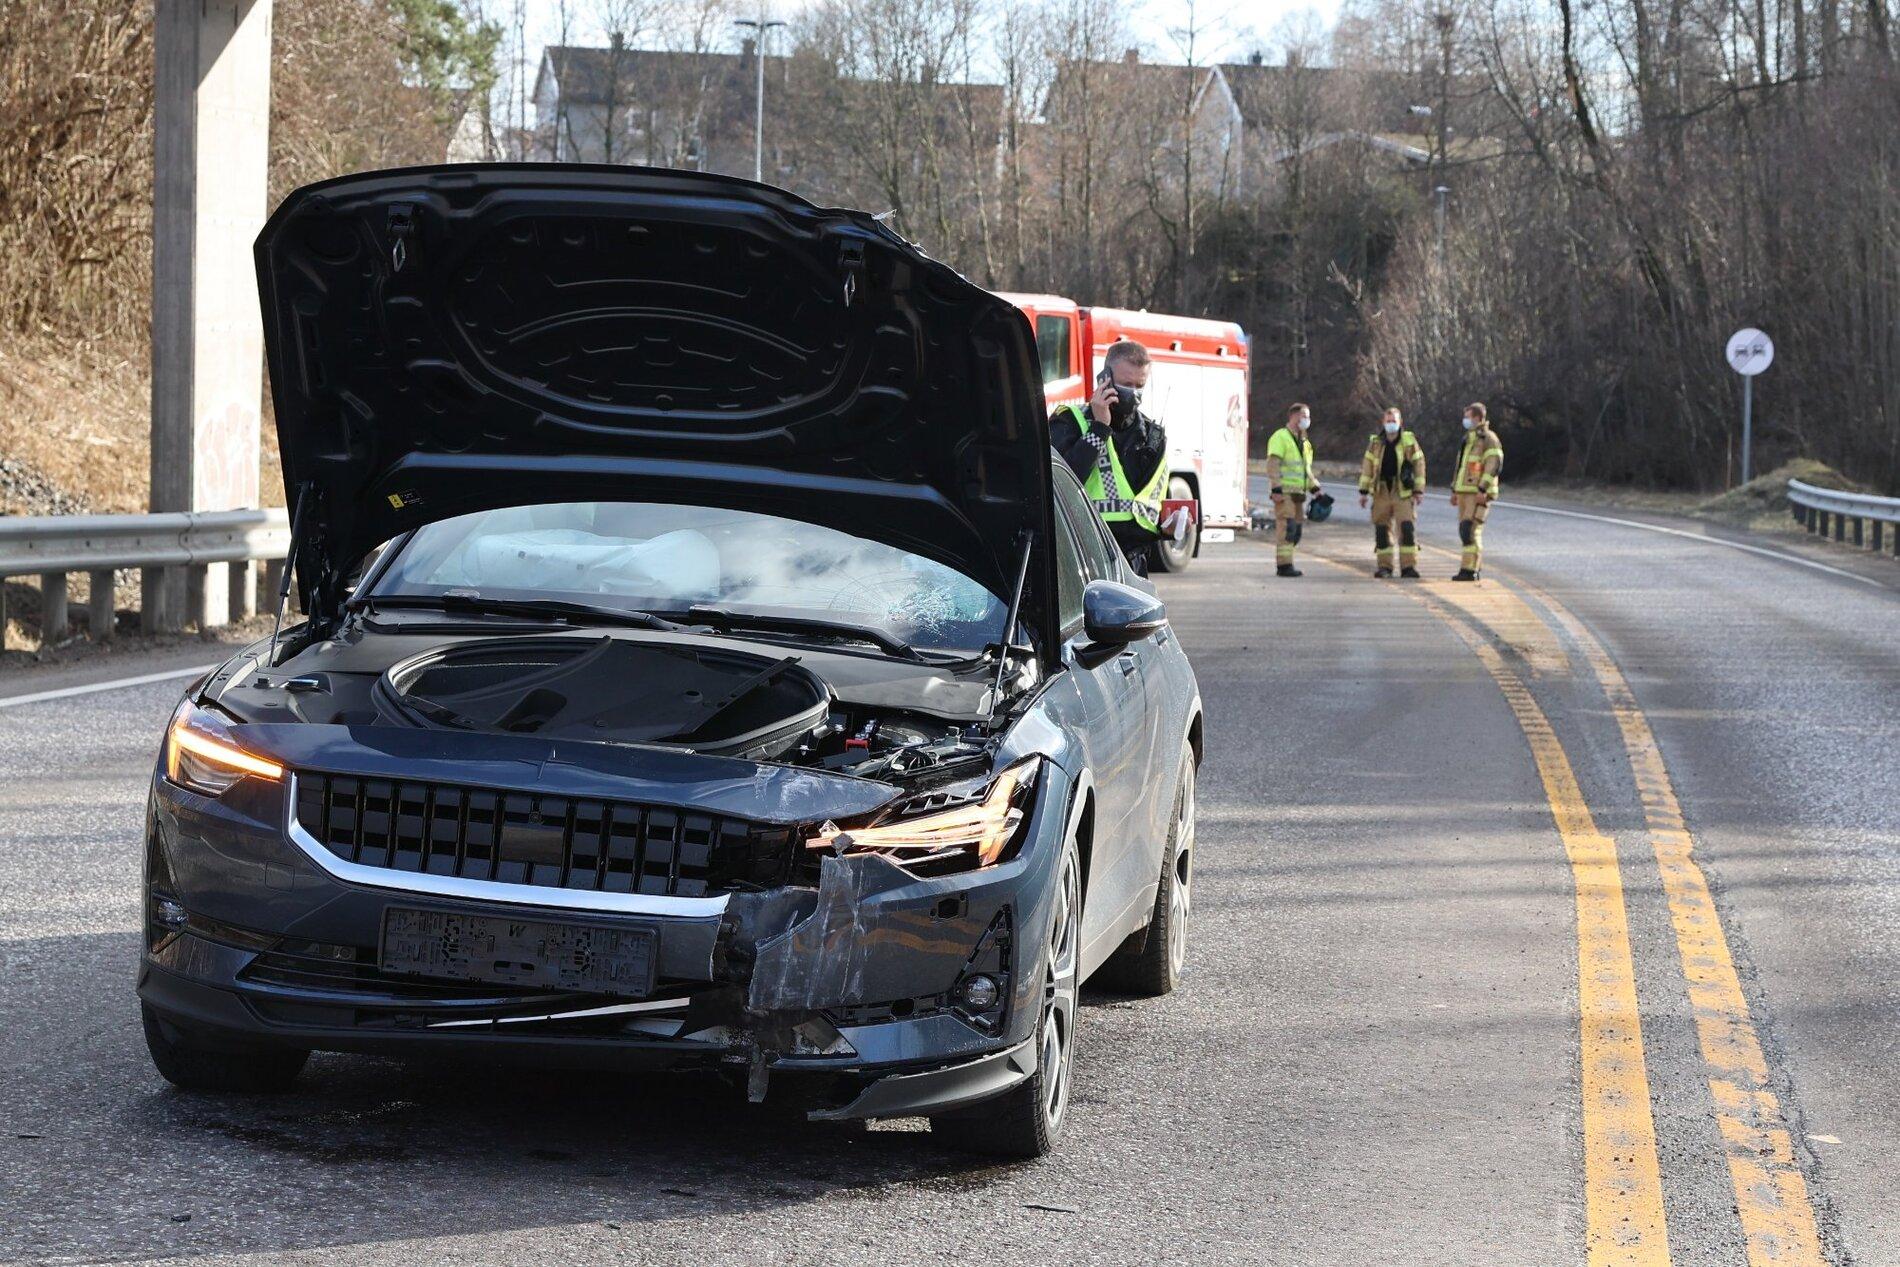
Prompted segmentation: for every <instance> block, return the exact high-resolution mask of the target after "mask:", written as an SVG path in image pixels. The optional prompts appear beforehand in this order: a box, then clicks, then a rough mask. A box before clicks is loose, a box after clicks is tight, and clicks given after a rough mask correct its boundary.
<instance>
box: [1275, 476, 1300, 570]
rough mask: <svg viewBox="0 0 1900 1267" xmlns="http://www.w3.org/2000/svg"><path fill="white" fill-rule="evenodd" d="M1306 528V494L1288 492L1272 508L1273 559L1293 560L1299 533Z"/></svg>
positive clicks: (1287, 561) (1282, 563)
mask: <svg viewBox="0 0 1900 1267" xmlns="http://www.w3.org/2000/svg"><path fill="white" fill-rule="evenodd" d="M1305 530H1306V494H1305V493H1288V494H1287V495H1286V496H1285V497H1282V498H1281V499H1280V501H1279V503H1278V504H1277V505H1275V506H1274V508H1273V561H1274V562H1275V563H1278V564H1281V565H1285V564H1288V563H1291V562H1293V555H1294V552H1295V551H1297V550H1298V549H1299V548H1300V534H1301V533H1303V532H1304V531H1305Z"/></svg>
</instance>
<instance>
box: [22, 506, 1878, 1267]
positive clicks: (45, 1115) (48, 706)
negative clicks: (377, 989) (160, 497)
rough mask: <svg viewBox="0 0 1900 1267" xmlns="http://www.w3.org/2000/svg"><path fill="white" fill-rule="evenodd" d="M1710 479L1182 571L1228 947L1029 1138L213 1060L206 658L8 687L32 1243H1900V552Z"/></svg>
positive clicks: (1815, 1247) (446, 1249) (729, 1247)
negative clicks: (130, 683) (174, 848)
mask: <svg viewBox="0 0 1900 1267" xmlns="http://www.w3.org/2000/svg"><path fill="white" fill-rule="evenodd" d="M1610 513H1612V514H1614V513H1615V512H1610ZM1655 522H1657V523H1666V521H1655ZM1673 526H1674V527H1675V528H1677V529H1679V530H1681V531H1684V532H1687V533H1688V534H1689V535H1688V536H1683V535H1671V534H1669V533H1660V532H1654V531H1648V530H1645V529H1642V528H1636V527H1628V526H1622V525H1617V524H1610V523H1602V522H1596V521H1592V520H1587V519H1578V518H1574V517H1566V516H1560V515H1554V514H1548V513H1539V512H1535V511H1531V510H1519V509H1514V508H1509V507H1500V508H1499V509H1498V510H1497V511H1496V512H1495V514H1494V517H1493V520H1492V523H1491V527H1490V530H1489V533H1490V538H1491V540H1490V542H1489V543H1488V544H1489V546H1490V551H1489V555H1488V558H1487V568H1486V576H1487V579H1486V581H1485V583H1484V584H1482V585H1480V586H1477V587H1469V586H1455V585H1452V584H1451V583H1449V582H1448V581H1445V580H1444V579H1443V578H1444V577H1447V576H1448V575H1449V574H1450V572H1451V571H1452V570H1453V568H1454V566H1455V563H1454V562H1452V561H1449V560H1448V559H1447V558H1446V557H1445V556H1444V555H1443V554H1441V553H1436V552H1434V553H1429V554H1428V556H1427V558H1426V562H1425V566H1426V570H1427V576H1428V578H1436V579H1427V580H1426V581H1425V582H1422V583H1416V584H1403V585H1402V584H1400V583H1397V582H1386V581H1380V582H1375V581H1373V580H1372V579H1370V577H1369V576H1368V575H1367V573H1368V572H1369V570H1370V569H1369V563H1370V558H1369V555H1370V543H1369V541H1368V540H1367V538H1368V536H1369V533H1368V531H1367V529H1366V528H1365V526H1364V523H1363V519H1362V518H1361V516H1360V514H1359V512H1357V511H1356V510H1355V509H1354V507H1353V506H1352V505H1351V499H1350V498H1346V497H1342V498H1341V501H1340V514H1339V515H1338V516H1337V517H1336V518H1335V519H1334V520H1333V522H1331V523H1329V524H1326V525H1319V526H1315V527H1313V528H1312V529H1310V530H1309V533H1308V537H1307V542H1308V549H1307V550H1306V551H1305V553H1304V556H1303V563H1304V566H1305V568H1306V572H1307V575H1306V576H1305V577H1303V578H1301V579H1299V580H1297V581H1283V580H1278V579H1276V578H1274V577H1273V576H1272V575H1271V570H1272V569H1271V553H1270V548H1269V547H1268V546H1266V545H1265V544H1264V543H1261V542H1256V541H1248V540H1243V541H1242V542H1240V543H1238V544H1235V545H1232V546H1224V547H1209V548H1208V549H1207V550H1206V552H1205V553H1204V554H1203V556H1202V558H1201V559H1200V560H1199V561H1198V562H1197V563H1196V565H1195V566H1194V568H1193V569H1192V570H1191V571H1189V572H1188V573H1186V574H1185V575H1183V576H1181V577H1170V578H1164V579H1163V580H1162V583H1161V584H1162V590H1163V594H1164V596H1165V597H1166V598H1167V599H1168V601H1169V605H1170V609H1171V613H1172V615H1173V618H1174V621H1175V623H1176V625H1177V627H1178V628H1179V630H1180V634H1181V638H1182V641H1183V643H1184V644H1185V645H1186V646H1187V648H1188V650H1189V652H1190V654H1191V655H1192V656H1193V658H1194V660H1195V664H1196V667H1197V669H1198V670H1199V673H1200V676H1201V682H1202V691H1203V694H1204V696H1205V698H1206V701H1207V705H1208V758H1207V763H1206V766H1205V768H1204V771H1203V774H1202V783H1201V802H1200V811H1201V821H1200V829H1199V841H1200V861H1199V864H1198V867H1199V870H1198V879H1197V891H1196V896H1195V914H1194V927H1193V931H1192V934H1191V939H1192V940H1191V959H1190V969H1189V977H1188V980H1187V983H1186V985H1185V987H1184V989H1183V990H1182V991H1181V992H1180V993H1178V994H1177V995H1175V996H1173V997H1171V998H1169V999H1165V1000H1161V1001H1155V1002H1148V1001H1143V1002H1132V1001H1128V1000H1121V999H1117V998H1114V997H1111V996H1106V995H1101V994H1093V995H1089V996H1087V997H1086V999H1085V1002H1086V1005H1087V1006H1086V1007H1085V1009H1084V1016H1083V1022H1082V1028H1081V1031H1080V1040H1081V1043H1082V1047H1083V1054H1082V1064H1081V1067H1080V1068H1079V1070H1078V1076H1079V1078H1080V1080H1081V1081H1080V1085H1079V1098H1078V1099H1077V1101H1076V1103H1075V1107H1074V1114H1075V1116H1074V1118H1073V1119H1072V1122H1071V1129H1070V1133H1069V1136H1068V1138H1067V1140H1066V1141H1065V1144H1064V1147H1063V1149H1062V1151H1061V1152H1060V1153H1059V1154H1058V1155H1057V1156H1055V1157H1053V1158H1051V1159H1049V1160H1047V1161H1045V1162H1042V1163H1039V1164H1035V1165H1027V1166H1020V1167H1000V1168H999V1167H988V1166H982V1165H977V1164H974V1163H972V1162H971V1161H969V1160H968V1159H965V1158H962V1157H959V1156H957V1155H955V1154H952V1153H948V1152H945V1151H942V1150H940V1149H937V1148H935V1147H933V1146H932V1145H931V1143H930V1140H929V1137H928V1135H927V1133H923V1132H921V1131H920V1130H919V1129H916V1128H913V1127H910V1126H907V1125H902V1124H894V1125H891V1126H883V1125H880V1126H878V1127H876V1128H873V1129H869V1130H864V1129H848V1128H828V1127H814V1126H810V1125H807V1124H804V1123H800V1122H789V1121H785V1120H782V1119H780V1118H777V1117H774V1116H773V1115H771V1114H769V1113H766V1112H763V1111H758V1110H753V1109H749V1108H747V1107H745V1106H743V1105H741V1104H737V1103H734V1102H733V1100H732V1098H731V1097H730V1096H729V1095H728V1094H726V1093H725V1092H724V1091H723V1090H721V1089H717V1088H712V1087H708V1086H704V1085H701V1084H698V1083H691V1082H683V1081H680V1080H674V1079H642V1080H637V1081H629V1080H627V1079H613V1078H591V1077H579V1076H575V1075H572V1074H547V1075H534V1074H531V1073H528V1074H524V1073H521V1072H497V1071H458V1070H450V1069H444V1068H440V1067H433V1066H428V1067H425V1066H404V1065H397V1064H390V1063H384V1062H378V1061H372V1060H367V1059H361V1058H352V1057H319V1058H317V1059H316V1060H315V1061H313V1063H312V1065H311V1067H310V1069H309V1071H308V1073H307V1074H306V1075H305V1077H304V1078H303V1080H302V1082H301V1083H300V1085H299V1088H298V1090H297V1091H296V1092H295V1093H294V1094H292V1095H289V1096H285V1097H279V1098H270V1099H256V1100H247V1099H240V1098H223V1097H191V1096H186V1095H182V1094H179V1093H177V1092H174V1091H172V1090H170V1089H169V1088H168V1087H167V1086H166V1085H165V1084H164V1083H163V1082H161V1081H160V1080H159V1078H158V1077H157V1075H156V1074H155V1073H154V1072H153V1071H152V1069H151V1068H150V1066H149V1064H148V1063H147V1060H146V1057H145V1053H144V1051H143V1047H142V1044H141V1041H140V1038H139V1035H138V1025H137V1016H136V1009H135V1006H134V1000H133V996H132V990H131V983H132V972H133V964H134V960H135V956H136V941H137V937H136V933H135V917H136V902H135V894H134V889H135V884H136V877H137V870H138V862H137V843H138V839H139V829H140V815H141V788H142V782H143V780H144V777H145V773H146V770H147V768H148V765H149V762H150V760H151V758H152V755H153V752H154V749H155V746H156V743H157V739H158V735H159V731H160V728H161V726H162V724H163V722H164V719H165V717H166V715H167V713H168V711H169V709H170V708H171V706H172V704H173V702H174V700H175V699H176V696H177V693H178V690H179V686H180V683H178V682H177V681H172V682H167V683H157V684H151V685H146V686H138V687H128V688H124V689H118V690H112V691H107V692H102V693H98V694H92V695H84V696H77V697H71V698H64V699H57V700H49V701H44V702H40V703H33V704H25V705H20V706H18V707H12V708H6V707H0V774H3V775H4V777H3V778H0V1018H4V1019H0V1258H4V1259H8V1260H15V1259H24V1260H49V1259H50V1260H60V1261H68V1260H70V1261H93V1260H100V1259H110V1260H114V1261H142V1260H148V1259H150V1260H159V1259H181V1260H183V1259H189V1260H194V1261H198V1260H202V1261H213V1262H226V1261H254V1262H273V1263H275V1262H310V1263H323V1264H326V1265H329V1264H337V1263H358V1262H374V1263H412V1262H418V1261H420V1262H431V1263H438V1262H498V1263H499V1262H528V1261H534V1262H546V1263H560V1262H569V1261H574V1262H580V1261H608V1260H612V1261H616V1262H656V1263H657V1262H680V1261H694V1262H760V1263H766V1262H770V1263H783V1262H796V1263H827V1264H829V1263H867V1264H879V1265H880V1267H885V1265H888V1264H893V1263H907V1262H942V1261H951V1262H955V1261H965V1260H976V1261H1002V1262H1037V1263H1045V1262H1084V1261H1090V1262H1093V1261H1099V1262H1113V1263H1133V1262H1145V1261H1189V1262H1234V1263H1273V1264H1306V1263H1314V1264H1319V1263H1326V1264H1332V1263H1352V1264H1362V1263H1392V1264H1400V1263H1403V1264H1438V1263H1447V1264H1450V1263H1473V1264H1479V1263H1482V1264H1562V1263H1583V1262H1585V1261H1586V1256H1587V1255H1589V1254H1590V1253H1591V1251H1593V1250H1594V1251H1595V1261H1600V1262H1619V1261H1627V1262H1650V1263H1655V1262H1666V1261H1673V1262H1676V1263H1684V1264H1688V1263H1695V1264H1701V1263H1743V1262H1747V1261H1751V1250H1752V1253H1753V1259H1752V1260H1753V1261H1755V1262H1762V1263H1799V1262H1812V1261H1817V1260H1824V1261H1830V1262H1850V1261H1851V1262H1858V1263H1900V1191H1896V1185H1894V1184H1893V1183H1892V1182H1891V1179H1890V1177H1889V1176H1890V1175H1891V1173H1892V1170H1893V1160H1892V1159H1893V1157H1894V1156H1895V1155H1896V1153H1897V1152H1900V1094H1897V1093H1896V1090H1895V1070H1896V1068H1900V569H1897V568H1895V567H1894V566H1893V565H1892V563H1891V561H1890V560H1879V559H1870V558H1867V557H1866V556H1856V555H1854V554H1852V553H1851V552H1845V551H1839V550H1834V549H1828V548H1825V547H1812V548H1810V547H1808V546H1805V545H1803V544H1800V543H1791V544H1787V545H1784V544H1782V543H1779V542H1773V541H1763V540H1761V539H1751V538H1740V537H1738V538H1736V540H1737V541H1741V542H1743V543H1744V544H1749V545H1752V546H1754V547H1758V548H1761V549H1766V550H1767V551H1768V552H1769V553H1768V554H1761V553H1752V552H1750V551H1749V550H1743V549H1736V548H1732V547H1730V546H1727V545H1722V544H1717V543H1714V542H1711V541H1705V540H1700V539H1696V534H1698V533H1700V532H1701V530H1700V529H1697V528H1693V527H1685V526H1684V525H1680V524H1677V525H1673ZM1424 535H1425V539H1426V541H1427V542H1428V543H1430V544H1433V545H1435V546H1441V547H1442V546H1454V547H1455V534H1454V532H1453V531H1452V526H1451V524H1450V519H1449V510H1448V508H1446V507H1445V506H1444V505H1443V504H1442V498H1441V499H1434V501H1432V502H1431V503H1429V504H1428V506H1427V509H1426V517H1425V533H1424ZM1784 554H1785V555H1786V556H1787V557H1780V556H1782V555H1784ZM161 667H163V666H161ZM114 671H115V672H119V673H133V672H137V671H138V667H137V666H136V665H131V664H123V663H122V664H119V665H117V666H115V670H114ZM66 684H68V683H67V682H65V681H62V682H60V683H59V685H66ZM39 685H40V684H38V683H37V682H36V681H35V680H33V679H27V678H23V677H20V676H18V675H16V677H15V679H14V680H13V681H10V682H9V681H0V701H3V700H4V697H7V696H13V695H18V694H21V693H23V692H26V691H31V690H34V689H37V688H38V686H39ZM1677 812H1679V813H1680V814H1681V816H1682V818H1681V819H1680V820H1679V819H1677V818H1675V817H1673V815H1675V814H1676V813H1677ZM1751 1237H1752V1238H1753V1239H1752V1241H1751Z"/></svg>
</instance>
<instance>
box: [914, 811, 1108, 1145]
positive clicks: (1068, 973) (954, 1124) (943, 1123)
mask: <svg viewBox="0 0 1900 1267" xmlns="http://www.w3.org/2000/svg"><path fill="white" fill-rule="evenodd" d="M1081 951H1082V863H1081V858H1080V855H1079V854H1077V852H1076V848H1075V842H1074V841H1070V842H1069V843H1068V844H1066V845H1065V846H1063V850H1062V863H1061V875H1060V877H1059V878H1058V880H1057V882H1056V909H1055V912H1054V914H1053V916H1052V917H1051V918H1050V921H1049V948H1048V968H1047V971H1046V974H1045V976H1044V983H1043V991H1042V1016H1041V1019H1040V1020H1039V1022H1038V1023H1037V1026H1036V1072H1035V1073H1033V1074H1031V1075H1030V1076H1029V1077H1028V1078H1026V1079H1024V1080H1023V1081H1022V1082H1019V1083H1017V1084H1016V1086H1014V1087H1012V1088H1011V1089H1010V1090H1008V1091H1006V1092H1004V1093H1003V1094H1002V1095H1000V1096H998V1097H996V1098H995V1099H993V1100H985V1101H984V1102H983V1103H981V1104H979V1105H976V1106H974V1107H973V1108H970V1109H964V1110H961V1111H959V1112H956V1113H946V1114H940V1115H939V1116H936V1117H933V1118H931V1119H930V1133H931V1134H933V1135H935V1136H937V1137H938V1138H939V1139H940V1140H942V1141H943V1142H944V1143H947V1144H949V1145H950V1146H951V1147H952V1148H960V1149H963V1150H964V1151H966V1152H973V1153H982V1154H984V1155H985V1156H989V1157H1006V1158H1011V1159H1015V1160H1019V1161H1026V1160H1030V1159H1032V1158H1036V1157H1042V1156H1044V1155H1046V1154H1047V1153H1049V1152H1050V1151H1051V1150H1052V1149H1054V1148H1055V1145H1056V1139H1057V1138H1058V1136H1059V1135H1060V1134H1061V1132H1062V1127H1063V1124H1064V1123H1065V1122H1066V1121H1067V1120H1068V1108H1069V1080H1070V1072H1071V1070H1072V1068H1073V1066H1074V1063H1075V1019H1076V989H1077V966H1078V964H1079V962H1080V960H1081Z"/></svg>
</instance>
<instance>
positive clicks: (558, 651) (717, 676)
mask: <svg viewBox="0 0 1900 1267" xmlns="http://www.w3.org/2000/svg"><path fill="white" fill-rule="evenodd" d="M377 692H378V698H379V700H380V702H383V703H385V704H387V705H388V707H389V708H390V709H391V710H392V711H393V712H395V713H396V714H397V715H398V716H399V717H401V718H403V719H404V720H407V721H409V722H410V723H411V724H412V725H418V726H424V727H428V726H437V727H444V728H449V729H456V730H472V731H501V732H506V733H509V734H518V735H520V734H531V735H543V736H546V737H548V738H550V739H578V740H585V741H589V742H610V743H661V744H676V745H679V746H682V747H687V748H691V749H692V750H693V751H695V752H703V753H707V754H710V755H714V756H736V757H748V758H752V759H755V760H768V761H769V760H776V759H778V758H780V757H782V756H784V755H785V754H786V753H787V752H789V751H791V750H792V748H793V747H795V746H796V745H797V744H798V742H799V741H800V740H801V739H803V738H805V737H806V736H808V735H810V734H811V733H812V732H813V731H814V730H815V729H816V728H817V727H818V726H819V724H820V723H821V722H822V721H823V720H824V719H825V716H826V714H827V712H828V711H829V707H830V703H831V692H830V691H829V690H828V689H827V688H826V686H825V684H824V683H823V682H821V681H819V680H818V678H817V677H815V676H814V675H813V674H812V673H811V671H810V670H809V669H805V668H802V667H801V666H800V665H799V662H798V657H796V656H779V657H774V656H771V655H769V654H759V653H756V652H751V651H741V650H737V649H733V648H725V647H710V646H693V645H682V644H677V643H667V642H660V641H645V640H642V641H634V640H631V639H626V638H614V637H600V638H597V639H586V638H575V637H556V638H516V639H506V640H498V639H493V638H483V639H475V640H471V641H466V642H458V643H451V644H449V645H447V646H443V647H436V648H432V649H431V650H429V651H426V652H424V653H423V654H422V655H419V656H413V657H410V658H409V659H406V660H403V661H402V662H400V663H398V664H395V665H393V666H391V667H390V669H389V670H388V671H387V672H386V673H384V674H383V675H382V676H381V677H380V678H379V679H378V680H377Z"/></svg>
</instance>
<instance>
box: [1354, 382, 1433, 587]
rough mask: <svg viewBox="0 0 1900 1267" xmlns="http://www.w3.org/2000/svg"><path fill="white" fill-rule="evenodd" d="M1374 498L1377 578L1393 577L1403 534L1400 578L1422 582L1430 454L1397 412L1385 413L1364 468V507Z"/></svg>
mask: <svg viewBox="0 0 1900 1267" xmlns="http://www.w3.org/2000/svg"><path fill="white" fill-rule="evenodd" d="M1368 497H1370V498H1371V499H1372V561H1373V564H1374V566H1373V570H1372V574H1373V575H1374V576H1378V577H1386V576H1391V575H1392V538H1393V536H1394V534H1395V533H1396V534H1397V537H1398V545H1399V550H1398V554H1399V575H1400V576H1402V577H1404V578H1406V579H1407V580H1413V581H1416V580H1417V579H1418V504H1419V502H1420V501H1422V500H1423V499H1424V497H1425V450H1424V449H1422V448H1420V447H1419V443H1418V438H1417V437H1416V436H1414V435H1413V434H1412V433H1411V432H1410V431H1407V430H1406V429H1405V419H1404V417H1403V416H1402V415H1401V414H1400V413H1399V411H1398V410H1397V409H1388V410H1386V411H1385V417H1384V418H1383V419H1382V420H1381V421H1380V423H1379V429H1378V430H1377V431H1375V432H1373V433H1372V438H1371V439H1370V440H1368V441H1367V442H1366V457H1365V461H1363V462H1361V463H1360V464H1359V504H1360V505H1361V506H1364V505H1365V504H1366V499H1367V498H1368Z"/></svg>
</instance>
